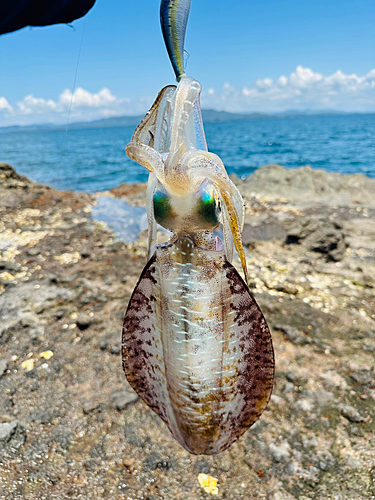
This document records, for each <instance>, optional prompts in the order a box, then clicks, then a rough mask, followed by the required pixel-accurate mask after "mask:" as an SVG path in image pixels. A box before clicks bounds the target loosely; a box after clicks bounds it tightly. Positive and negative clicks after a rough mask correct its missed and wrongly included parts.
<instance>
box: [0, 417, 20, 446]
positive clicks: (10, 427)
mask: <svg viewBox="0 0 375 500" xmlns="http://www.w3.org/2000/svg"><path fill="white" fill-rule="evenodd" d="M18 424H19V422H18V420H13V421H12V422H6V423H5V424H0V442H1V441H2V442H7V441H9V440H10V438H11V437H12V436H13V434H14V432H15V430H16V429H17V427H18Z"/></svg>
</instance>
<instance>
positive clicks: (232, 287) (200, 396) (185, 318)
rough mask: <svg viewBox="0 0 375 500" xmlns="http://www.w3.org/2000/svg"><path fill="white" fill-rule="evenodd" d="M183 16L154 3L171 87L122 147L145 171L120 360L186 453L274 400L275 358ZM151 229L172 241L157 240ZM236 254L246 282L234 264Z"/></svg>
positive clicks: (231, 435)
mask: <svg viewBox="0 0 375 500" xmlns="http://www.w3.org/2000/svg"><path fill="white" fill-rule="evenodd" d="M179 5H180V6H182V7H180V8H182V12H180V11H179V10H178V7H179ZM173 8H174V9H175V10H174V18H172V17H171V16H170V15H169V16H168V14H170V13H171V11H172V14H173ZM168 9H169V10H168ZM189 9H190V1H186V0H184V1H182V0H180V1H179V0H174V1H165V0H163V1H162V5H161V20H162V28H163V31H164V37H165V38H166V37H167V39H168V40H169V39H170V38H173V39H174V40H175V43H174V44H173V43H172V42H171V43H170V45H169V47H170V48H169V49H168V51H169V52H170V57H171V60H172V63H173V61H175V62H176V64H173V67H174V69H175V73H176V78H177V81H178V86H175V85H169V86H167V87H165V88H163V89H162V90H161V92H160V93H159V95H158V96H157V98H156V100H155V102H154V104H153V106H152V107H151V109H150V111H149V112H148V113H147V114H146V116H145V117H144V119H143V120H142V122H141V123H140V125H139V126H138V127H137V129H136V130H135V132H134V134H133V137H132V139H131V142H130V144H128V146H127V147H126V153H127V155H128V156H129V157H130V158H131V159H133V160H135V161H137V162H138V163H139V164H141V165H142V166H144V167H145V168H146V169H147V170H148V171H149V180H148V186H147V193H146V198H147V200H146V203H147V217H148V263H147V264H146V267H145V268H144V270H143V272H142V274H141V277H140V278H139V281H138V283H137V285H136V287H135V289H134V291H133V294H132V297H131V299H130V301H129V305H128V309H127V312H126V315H125V319H124V325H123V337H122V356H123V368H124V371H125V374H126V377H127V379H128V381H129V383H130V385H131V386H132V387H133V389H134V390H135V391H136V392H137V393H138V394H139V396H140V397H141V398H142V399H143V400H144V401H145V402H146V403H147V404H148V405H149V406H150V407H151V408H152V409H153V410H154V411H155V412H156V413H157V414H158V415H159V416H160V417H161V419H162V420H163V421H164V422H165V423H166V424H167V426H168V427H169V429H170V431H171V433H172V435H173V437H174V438H175V439H176V440H177V441H178V442H179V443H180V444H181V445H182V446H183V447H184V448H185V449H186V450H187V451H189V452H190V453H192V454H208V455H210V454H217V453H221V452H222V451H224V450H225V449H227V448H228V447H229V446H230V445H231V444H232V443H233V442H234V441H236V440H237V439H238V438H239V437H240V436H241V435H242V434H243V433H244V432H245V431H246V430H247V429H248V428H249V427H250V426H251V425H252V424H254V422H256V421H257V419H258V418H259V417H260V415H261V413H262V412H263V410H264V409H265V407H266V405H267V403H268V400H269V398H270V396H271V392H272V387H273V379H274V353H273V347H272V340H271V335H270V331H269V328H268V326H267V323H266V320H265V318H264V316H263V314H262V312H261V311H260V309H259V307H258V305H257V303H256V301H255V299H254V297H253V296H252V294H251V292H250V290H249V288H248V286H247V281H248V274H247V266H246V257H245V252H244V248H243V244H242V239H241V232H242V229H243V224H244V204H243V200H242V197H241V194H240V192H239V191H238V189H237V187H236V186H235V185H234V184H233V182H232V181H231V180H230V178H229V177H228V174H227V172H226V170H225V167H224V165H223V163H222V161H221V159H220V158H219V157H218V156H217V155H215V154H213V153H211V152H209V151H208V148H207V143H206V138H205V133H204V128H203V121H202V114H201V108H200V94H201V86H200V84H199V83H198V82H197V81H196V80H194V79H193V78H191V77H189V76H186V74H185V71H184V67H183V64H182V57H183V48H182V47H183V43H184V38H185V35H184V33H185V29H186V24H187V16H188V10H189ZM171 19H172V21H171ZM173 19H174V21H173ZM177 20H178V21H179V22H177ZM181 20H182V21H181ZM171 26H172V28H173V27H174V29H172V30H171ZM168 30H169V33H168ZM179 30H180V31H181V30H182V34H181V33H180V32H179ZM167 47H168V44H167ZM176 52H178V53H179V57H176ZM171 54H172V56H171ZM173 54H174V55H173ZM158 225H160V226H162V227H163V228H165V229H167V230H168V231H169V232H170V235H171V236H170V239H169V241H167V242H165V243H162V244H157V226H158ZM220 228H221V229H222V235H223V236H222V238H221V237H220V236H219V235H218V229H220ZM220 234H221V233H220ZM234 249H236V251H237V254H238V256H239V259H240V262H241V265H242V271H243V275H244V279H243V278H242V277H241V276H240V274H239V272H238V271H237V270H236V268H235V267H234V266H233V265H232V263H231V262H232V260H233V254H234Z"/></svg>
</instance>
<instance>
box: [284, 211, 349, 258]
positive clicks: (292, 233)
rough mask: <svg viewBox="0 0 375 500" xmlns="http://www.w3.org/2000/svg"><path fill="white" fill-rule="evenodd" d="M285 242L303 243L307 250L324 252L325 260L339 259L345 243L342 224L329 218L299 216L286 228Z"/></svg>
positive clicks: (343, 251)
mask: <svg viewBox="0 0 375 500" xmlns="http://www.w3.org/2000/svg"><path fill="white" fill-rule="evenodd" d="M285 242H286V244H303V245H304V246H305V247H306V248H307V249H308V250H311V251H313V252H319V253H322V254H325V255H326V257H327V260H333V261H339V260H341V259H342V258H343V257H344V255H345V252H346V247H347V244H346V242H345V236H344V233H343V232H342V226H341V225H340V224H338V223H337V222H333V221H331V220H330V219H327V218H325V219H323V218H308V217H301V218H299V219H295V220H294V221H293V223H292V224H291V225H290V226H289V228H288V230H287V237H286V240H285Z"/></svg>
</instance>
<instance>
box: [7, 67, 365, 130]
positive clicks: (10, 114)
mask: <svg viewBox="0 0 375 500" xmlns="http://www.w3.org/2000/svg"><path fill="white" fill-rule="evenodd" d="M157 90H158V89H155V96H156V94H157ZM155 96H150V97H139V98H138V99H135V100H130V99H128V98H124V97H123V98H119V97H117V96H115V95H114V94H113V93H112V92H111V90H110V89H109V88H103V89H101V90H99V91H98V92H96V93H92V92H89V91H88V90H85V89H83V88H81V87H79V88H77V89H76V90H75V92H74V94H73V96H72V92H71V91H70V90H69V89H66V90H64V91H63V92H62V93H61V94H60V96H59V97H58V99H56V100H53V99H44V98H42V97H35V96H33V95H31V94H30V95H27V96H26V97H25V98H24V99H22V101H19V102H18V103H15V104H13V103H12V104H11V103H9V102H8V100H7V99H6V98H5V97H0V126H6V125H16V124H18V125H28V124H34V123H60V124H61V123H66V121H67V116H68V111H69V107H70V104H71V103H72V107H71V113H70V122H73V121H89V120H95V119H100V118H107V117H110V116H121V115H141V114H143V113H145V112H146V110H147V109H148V108H149V107H150V105H151V104H152V102H153V98H154V97H155ZM72 97H73V100H72ZM202 107H203V108H206V109H207V108H211V109H217V110H225V111H234V112H252V111H258V112H266V113H272V112H278V111H285V110H290V109H293V110H306V109H308V110H337V111H358V112H375V69H373V70H372V71H370V72H369V73H367V75H364V76H358V75H356V74H351V75H346V74H345V73H343V72H342V71H340V70H338V71H336V72H335V73H333V74H332V75H329V76H325V75H323V74H321V73H316V72H314V71H313V70H312V69H310V68H304V67H303V66H297V68H296V69H295V71H293V72H292V73H291V74H290V75H289V76H285V75H282V76H280V77H279V78H277V79H275V80H273V79H271V78H263V79H258V80H257V81H256V82H255V84H254V85H253V86H246V87H243V88H236V87H235V86H233V85H232V84H231V83H229V82H226V83H225V84H224V85H223V87H222V88H214V87H210V88H208V89H207V90H205V91H204V92H203V93H202Z"/></svg>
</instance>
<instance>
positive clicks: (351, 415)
mask: <svg viewBox="0 0 375 500" xmlns="http://www.w3.org/2000/svg"><path fill="white" fill-rule="evenodd" d="M340 410H341V415H342V416H343V417H345V418H347V419H348V420H350V422H354V423H360V422H365V421H366V419H365V418H364V417H362V415H361V414H360V413H359V411H358V410H357V409H356V408H354V406H351V405H348V404H343V405H341V408H340Z"/></svg>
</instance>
